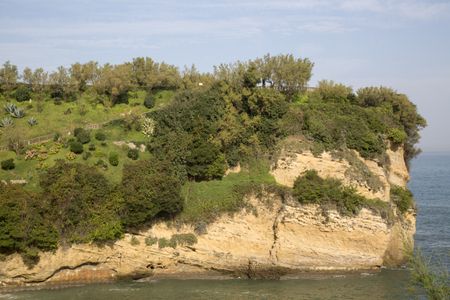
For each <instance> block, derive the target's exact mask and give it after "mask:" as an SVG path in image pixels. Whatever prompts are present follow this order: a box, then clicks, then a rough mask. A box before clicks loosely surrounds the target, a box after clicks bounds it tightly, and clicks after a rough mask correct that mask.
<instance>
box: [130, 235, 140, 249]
mask: <svg viewBox="0 0 450 300" xmlns="http://www.w3.org/2000/svg"><path fill="white" fill-rule="evenodd" d="M130 244H131V245H132V246H137V245H139V244H140V242H139V240H138V238H137V237H135V236H134V235H133V237H132V238H131V240H130Z"/></svg>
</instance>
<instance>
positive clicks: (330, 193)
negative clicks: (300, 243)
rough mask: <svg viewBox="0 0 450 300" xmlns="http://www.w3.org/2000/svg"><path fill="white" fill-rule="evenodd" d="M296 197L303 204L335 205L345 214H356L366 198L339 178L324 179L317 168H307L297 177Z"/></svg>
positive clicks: (294, 193) (295, 183) (294, 190)
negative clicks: (343, 183) (346, 185)
mask: <svg viewBox="0 0 450 300" xmlns="http://www.w3.org/2000/svg"><path fill="white" fill-rule="evenodd" d="M293 195H294V197H295V198H296V199H297V200H298V201H299V202H300V203H302V204H308V203H315V204H319V205H327V204H328V205H334V206H336V209H337V210H338V211H339V213H341V214H343V215H350V216H352V215H356V214H357V213H358V212H359V211H360V209H361V208H362V207H363V204H364V200H365V198H364V197H362V196H360V195H358V194H356V192H355V189H353V188H350V187H345V186H343V185H342V183H341V182H340V181H339V180H336V179H330V178H327V179H323V178H321V177H320V176H319V175H318V174H317V171H316V170H307V171H306V172H304V173H303V175H302V176H299V177H297V179H296V180H295V182H294V188H293Z"/></svg>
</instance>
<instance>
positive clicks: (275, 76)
mask: <svg viewBox="0 0 450 300" xmlns="http://www.w3.org/2000/svg"><path fill="white" fill-rule="evenodd" d="M267 59H268V60H269V61H270V63H269V65H271V66H272V68H273V70H272V78H270V79H271V81H272V82H273V86H274V87H275V88H277V89H278V90H280V91H281V92H283V93H284V94H285V95H286V97H287V99H288V100H292V98H293V96H294V94H295V93H298V92H303V91H305V89H306V84H307V82H308V81H309V80H310V79H311V75H312V68H313V66H314V64H313V63H312V62H311V61H310V60H309V59H307V58H305V59H301V58H295V57H294V56H293V55H292V54H288V55H278V56H274V57H267Z"/></svg>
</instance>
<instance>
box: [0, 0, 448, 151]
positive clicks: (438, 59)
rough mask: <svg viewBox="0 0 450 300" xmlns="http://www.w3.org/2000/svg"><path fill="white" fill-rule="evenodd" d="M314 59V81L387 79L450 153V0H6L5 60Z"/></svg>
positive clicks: (0, 29)
mask: <svg viewBox="0 0 450 300" xmlns="http://www.w3.org/2000/svg"><path fill="white" fill-rule="evenodd" d="M269 52H270V53H271V54H279V53H292V54H294V55H296V56H301V57H308V58H310V59H311V60H312V61H314V62H315V64H316V65H315V68H314V76H313V80H312V83H313V84H314V83H315V82H317V81H318V80H320V79H333V80H335V81H339V82H343V83H345V84H348V85H351V86H353V87H354V88H358V87H360V86H365V85H387V86H391V87H393V88H395V89H397V90H399V91H400V92H403V93H406V94H408V95H409V96H410V98H411V100H412V101H413V102H415V103H416V104H417V105H418V107H419V111H420V112H421V113H422V114H423V115H424V116H425V117H426V118H427V119H428V122H429V127H428V128H427V129H425V130H424V131H423V134H422V136H423V139H422V143H421V147H422V148H423V149H424V150H425V151H450V0H341V1H339V0H298V1H289V0H282V1H274V0H272V1H266V0H259V1H245V0H241V1H236V0H231V1H224V0H222V1H212V0H210V1H201V0H195V1H170V0H168V1H138V0H128V1H125V0H123V1H119V0H115V1H114V0H112V1H106V0H96V1H88V0H84V1H57V0H40V1H37V0H36V1H35V0H29V1H20V0H0V62H4V61H6V60H10V61H11V62H13V63H14V64H16V65H18V66H19V67H20V68H23V67H24V66H30V67H33V68H35V67H39V66H42V67H45V68H47V69H54V68H55V67H57V66H58V65H66V66H67V65H69V64H71V63H73V62H76V61H79V62H86V61H89V60H96V61H99V62H102V63H104V62H112V63H121V62H124V61H127V60H130V59H131V58H132V57H136V56H151V57H153V58H155V59H157V60H164V61H166V62H169V63H173V64H176V65H178V66H180V67H183V66H184V65H190V64H193V63H194V64H196V65H197V66H198V67H199V69H200V70H202V71H210V70H212V66H213V65H216V64H219V63H222V62H232V61H235V60H237V59H241V60H246V59H249V58H255V57H257V56H262V55H264V54H265V53H269Z"/></svg>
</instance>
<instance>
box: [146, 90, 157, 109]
mask: <svg viewBox="0 0 450 300" xmlns="http://www.w3.org/2000/svg"><path fill="white" fill-rule="evenodd" d="M144 106H145V107H147V108H148V109H151V108H153V107H155V98H154V96H153V95H152V94H151V93H147V95H146V96H145V100H144Z"/></svg>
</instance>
